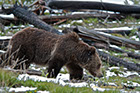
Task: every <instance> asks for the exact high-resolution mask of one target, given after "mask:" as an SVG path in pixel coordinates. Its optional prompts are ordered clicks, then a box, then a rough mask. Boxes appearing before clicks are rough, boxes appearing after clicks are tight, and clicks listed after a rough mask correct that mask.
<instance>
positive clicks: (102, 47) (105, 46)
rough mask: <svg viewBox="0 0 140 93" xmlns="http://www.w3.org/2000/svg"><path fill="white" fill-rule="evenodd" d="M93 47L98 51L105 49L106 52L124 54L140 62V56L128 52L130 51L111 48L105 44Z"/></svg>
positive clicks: (97, 44) (94, 44)
mask: <svg viewBox="0 0 140 93" xmlns="http://www.w3.org/2000/svg"><path fill="white" fill-rule="evenodd" d="M91 45H93V46H95V47H96V48H98V49H105V50H108V51H114V52H117V53H124V54H125V56H126V57H131V58H134V59H139V60H140V54H137V53H133V52H128V51H125V50H122V49H120V48H116V47H112V46H109V45H107V44H103V43H92V44H91Z"/></svg>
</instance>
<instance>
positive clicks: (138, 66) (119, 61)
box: [98, 51, 140, 73]
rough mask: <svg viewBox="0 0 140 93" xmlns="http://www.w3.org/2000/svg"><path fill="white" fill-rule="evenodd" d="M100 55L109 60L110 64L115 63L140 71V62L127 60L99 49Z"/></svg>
mask: <svg viewBox="0 0 140 93" xmlns="http://www.w3.org/2000/svg"><path fill="white" fill-rule="evenodd" d="M98 53H99V55H100V57H101V59H102V60H104V61H105V62H108V63H109V64H110V65H112V66H113V65H115V66H123V67H125V68H127V69H128V70H134V71H138V72H139V73H140V64H137V63H136V64H135V63H133V62H126V61H124V60H123V59H120V58H117V57H114V56H111V55H109V54H107V53H104V52H102V51H98Z"/></svg>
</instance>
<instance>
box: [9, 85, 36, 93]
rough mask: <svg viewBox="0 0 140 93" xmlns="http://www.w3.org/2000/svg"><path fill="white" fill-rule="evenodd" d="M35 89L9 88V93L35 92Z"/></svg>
mask: <svg viewBox="0 0 140 93" xmlns="http://www.w3.org/2000/svg"><path fill="white" fill-rule="evenodd" d="M36 89H37V88H36V87H35V88H32V87H24V86H21V87H17V88H10V89H9V92H26V91H31V90H36Z"/></svg>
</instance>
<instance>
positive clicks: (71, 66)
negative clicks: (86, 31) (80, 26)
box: [6, 27, 102, 79]
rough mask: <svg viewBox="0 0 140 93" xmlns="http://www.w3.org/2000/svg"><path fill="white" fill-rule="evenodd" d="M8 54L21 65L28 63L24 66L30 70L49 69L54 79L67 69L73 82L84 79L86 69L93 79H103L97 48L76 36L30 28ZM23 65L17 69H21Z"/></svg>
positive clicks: (12, 42)
mask: <svg viewBox="0 0 140 93" xmlns="http://www.w3.org/2000/svg"><path fill="white" fill-rule="evenodd" d="M6 53H7V55H8V56H11V55H12V56H14V58H13V59H14V60H17V59H18V60H19V62H21V61H20V60H25V61H22V62H21V63H20V64H22V66H23V63H24V64H26V68H28V67H29V66H30V64H31V63H35V64H38V65H46V66H48V77H51V78H52V77H56V76H57V75H58V73H59V71H60V69H61V68H62V67H63V66H66V68H67V69H68V71H69V73H70V79H81V78H82V76H83V68H85V69H86V70H88V71H89V72H90V73H91V74H92V75H93V76H97V77H102V72H101V66H102V62H101V60H100V58H99V55H98V53H97V51H96V49H95V47H93V46H89V45H88V44H86V43H84V42H83V41H82V40H80V38H79V36H78V35H77V34H76V33H75V32H70V33H68V34H64V35H57V34H54V33H51V32H48V31H45V30H41V29H37V28H30V27H28V28H25V29H23V30H22V31H20V32H17V33H16V34H15V35H14V36H13V37H12V39H11V40H10V42H9V47H8V50H7V52H6ZM8 56H7V58H8ZM11 62H12V61H11ZM11 62H10V64H12V63H11ZM19 62H18V63H17V66H16V67H15V68H19V66H18V64H19Z"/></svg>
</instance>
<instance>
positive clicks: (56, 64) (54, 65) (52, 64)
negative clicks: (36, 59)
mask: <svg viewBox="0 0 140 93" xmlns="http://www.w3.org/2000/svg"><path fill="white" fill-rule="evenodd" d="M63 65H64V64H63V62H62V61H60V60H57V59H54V60H50V61H49V68H48V76H47V77H48V78H56V77H57V75H58V73H59V72H60V69H61V68H62V66H63Z"/></svg>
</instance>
